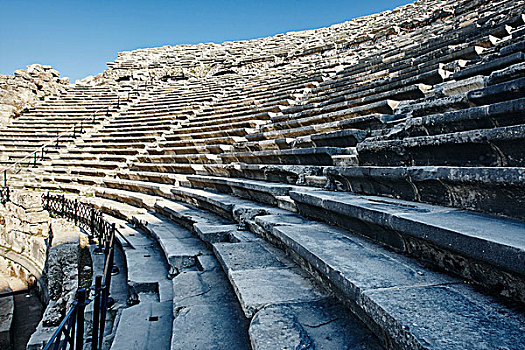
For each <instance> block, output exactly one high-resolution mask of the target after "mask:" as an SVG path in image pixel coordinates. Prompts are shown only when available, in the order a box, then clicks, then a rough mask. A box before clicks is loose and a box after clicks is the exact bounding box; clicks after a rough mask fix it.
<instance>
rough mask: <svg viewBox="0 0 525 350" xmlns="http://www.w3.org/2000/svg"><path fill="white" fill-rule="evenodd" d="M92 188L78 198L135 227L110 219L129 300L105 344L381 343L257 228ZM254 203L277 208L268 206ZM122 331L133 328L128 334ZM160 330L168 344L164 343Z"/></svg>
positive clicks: (372, 345)
mask: <svg viewBox="0 0 525 350" xmlns="http://www.w3.org/2000/svg"><path fill="white" fill-rule="evenodd" d="M94 191H95V194H96V195H97V197H90V198H86V199H85V200H87V201H88V202H91V203H93V204H95V205H96V206H97V207H99V208H100V209H102V210H104V211H107V212H109V213H111V215H116V216H118V217H119V218H122V219H124V220H127V221H128V222H129V223H133V224H134V225H135V226H136V227H138V229H137V228H136V227H135V228H133V227H131V226H130V225H129V224H124V223H120V224H119V225H118V226H119V227H118V229H119V236H118V238H119V241H120V242H121V245H122V249H123V250H124V253H125V257H126V264H127V271H128V286H129V293H130V301H131V302H134V303H136V302H137V301H138V302H139V303H138V305H136V306H131V307H129V308H127V309H124V310H123V311H122V314H121V316H120V320H119V323H118V327H117V330H116V335H115V338H114V340H113V344H112V347H111V349H125V348H129V346H131V345H130V344H132V343H133V346H134V347H133V348H136V349H143V348H144V349H145V348H151V345H152V344H156V345H158V346H160V345H162V346H163V347H162V348H171V349H187V348H206V347H210V346H211V347H213V348H218V349H231V348H236V349H237V348H239V349H242V348H247V349H248V348H253V349H282V348H295V347H297V346H299V345H300V344H310V346H316V347H321V348H323V349H324V348H326V349H339V348H341V346H348V345H351V346H352V347H353V348H356V349H379V348H381V346H380V345H379V343H378V341H377V339H376V338H375V337H374V336H373V335H372V333H371V332H370V331H369V330H368V329H367V328H366V327H365V326H364V325H363V324H362V323H361V322H360V321H358V320H357V319H356V318H355V317H354V316H351V314H349V313H348V311H346V312H345V307H344V306H343V305H342V304H341V303H340V302H339V301H337V300H336V299H335V298H334V297H332V296H330V295H329V294H328V293H327V292H326V291H324V290H323V289H322V288H321V287H320V286H319V285H317V283H316V282H314V280H313V279H312V278H311V277H308V276H307V275H306V274H305V273H304V272H302V271H301V269H300V268H299V267H298V266H297V265H296V264H295V263H293V262H292V261H291V260H290V259H289V258H287V257H286V256H285V254H284V253H283V252H282V251H280V250H279V249H277V248H275V247H273V246H272V245H270V244H268V243H267V242H265V241H264V240H262V239H261V238H260V237H257V236H255V235H254V234H252V233H250V232H248V231H244V230H243V229H238V227H237V225H232V224H230V223H228V221H227V219H225V218H221V217H219V216H216V215H213V214H210V213H207V212H205V211H202V210H199V209H197V208H195V207H192V206H189V205H185V204H182V203H177V202H175V201H172V200H169V199H166V198H162V197H158V196H151V195H144V194H140V193H133V192H127V191H122V190H111V189H103V188H95V189H94ZM124 203H127V204H124ZM259 210H264V211H265V212H266V213H274V214H277V213H279V211H278V210H274V209H272V208H270V207H266V208H263V207H261V206H259ZM155 212H156V213H155ZM159 214H161V215H162V216H161V215H159ZM112 220H114V221H117V222H118V220H116V219H112ZM143 232H146V233H147V234H148V235H147V236H145V235H144V233H143ZM152 238H153V239H154V240H155V241H157V243H158V244H159V247H160V249H161V252H162V254H164V257H160V256H159V251H158V248H155V247H154V246H153V244H152V241H151V239H152ZM163 258H164V259H163ZM162 260H165V261H167V262H168V264H169V274H170V275H171V276H172V278H173V281H172V284H173V301H172V303H173V309H172V310H173V311H172V312H173V316H171V315H169V314H168V312H167V310H168V307H169V305H170V304H171V302H170V300H167V299H168V298H169V295H170V293H171V291H170V290H169V288H168V286H167V284H168V283H169V282H168V281H167V280H166V277H165V276H166V275H167V273H166V274H165V275H164V276H162V273H163V271H164V272H166V271H167V270H166V268H165V267H164V265H165V263H162ZM159 262H161V264H160V265H159ZM221 267H222V270H223V271H224V272H223V271H221ZM225 273H226V274H225ZM283 286H286V288H283ZM169 310H170V312H171V308H169ZM172 317H173V325H172V328H171V334H169V333H168V332H169V331H170V328H169V327H168V325H167V323H168V321H169V320H170V319H171V318H172ZM133 318H136V321H137V322H138V324H137V323H134V322H133ZM250 320H252V321H251V323H250V324H249V321H250ZM137 327H138V328H137ZM189 330H191V334H188V331H189ZM130 332H133V333H134V334H137V335H140V337H139V338H133V339H130V337H129V333H130ZM195 332H196V333H195ZM327 334H328V335H329V336H327ZM276 335H277V336H276ZM170 338H171V347H169V346H166V344H167V343H169V341H170ZM250 345H251V346H250ZM148 346H149V347H148Z"/></svg>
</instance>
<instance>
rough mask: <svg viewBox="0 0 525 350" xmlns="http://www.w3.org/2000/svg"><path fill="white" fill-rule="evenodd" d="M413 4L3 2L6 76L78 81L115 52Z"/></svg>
mask: <svg viewBox="0 0 525 350" xmlns="http://www.w3.org/2000/svg"><path fill="white" fill-rule="evenodd" d="M409 2H412V1H411V0H368V1H363V0H347V1H342V0H335V1H330V0H325V1H321V0H281V1H279V0H266V1H255V0H253V1H235V0H223V1H220V0H216V1H212V0H187V1H177V0H173V1H168V0H160V1H153V0H149V1H148V0H106V1H102V0H90V1H87V0H39V1H36V0H31V1H29V0H0V74H12V73H13V71H14V70H15V69H24V68H25V66H27V65H28V64H32V63H42V64H50V65H52V66H53V67H54V68H55V69H57V70H58V71H59V72H60V73H61V76H69V77H70V78H71V80H72V81H74V80H75V79H80V78H83V77H85V76H87V75H96V74H98V73H100V72H102V71H104V69H106V62H109V61H113V60H115V58H116V56H117V52H119V51H127V50H133V49H137V48H144V47H155V46H162V45H176V44H196V43H199V42H223V41H227V40H240V39H252V38H259V37H264V36H269V35H274V34H277V33H283V32H287V31H291V30H303V29H312V28H319V27H325V26H329V25H331V24H335V23H339V22H344V21H346V20H349V19H352V18H355V17H359V16H363V15H367V14H371V13H375V12H379V11H383V10H387V9H392V8H395V7H397V6H400V5H404V4H407V3H409Z"/></svg>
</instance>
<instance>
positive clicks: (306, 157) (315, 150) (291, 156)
mask: <svg viewBox="0 0 525 350" xmlns="http://www.w3.org/2000/svg"><path fill="white" fill-rule="evenodd" d="M355 153H356V151H355V148H352V147H349V148H338V147H312V148H297V149H285V150H278V151H258V152H233V153H223V154H220V155H219V156H220V158H221V160H222V162H223V163H231V162H243V163H249V164H297V165H334V162H333V158H332V157H333V156H336V155H355Z"/></svg>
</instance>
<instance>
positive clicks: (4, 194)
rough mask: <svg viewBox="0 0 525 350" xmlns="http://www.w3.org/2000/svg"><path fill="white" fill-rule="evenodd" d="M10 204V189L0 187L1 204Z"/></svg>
mask: <svg viewBox="0 0 525 350" xmlns="http://www.w3.org/2000/svg"><path fill="white" fill-rule="evenodd" d="M7 202H9V187H7V186H2V187H0V203H2V204H6V203H7Z"/></svg>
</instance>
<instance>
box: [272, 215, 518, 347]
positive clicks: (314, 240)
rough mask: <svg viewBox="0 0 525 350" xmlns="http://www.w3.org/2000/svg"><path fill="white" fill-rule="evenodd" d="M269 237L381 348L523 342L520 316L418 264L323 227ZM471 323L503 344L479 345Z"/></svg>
mask: <svg viewBox="0 0 525 350" xmlns="http://www.w3.org/2000/svg"><path fill="white" fill-rule="evenodd" d="M273 234H274V235H275V236H276V237H277V238H278V239H279V240H280V241H281V242H282V244H283V245H284V246H286V247H287V249H289V250H290V251H291V252H293V253H294V254H295V256H296V257H298V259H300V260H301V261H302V263H303V264H307V265H308V266H310V269H311V270H312V272H313V273H315V274H316V275H319V276H320V277H321V278H323V279H324V280H325V281H327V282H329V284H330V285H331V286H332V288H334V289H335V290H337V291H339V292H340V293H341V296H342V297H343V298H345V299H346V300H348V301H349V302H350V304H352V305H353V308H354V312H356V313H357V314H358V315H359V316H360V317H361V318H362V319H364V320H367V322H371V323H370V325H369V326H370V327H372V329H374V330H375V332H376V334H378V335H381V337H383V336H384V337H385V338H384V339H383V340H384V342H385V343H387V344H394V345H395V346H396V347H400V348H403V349H413V348H419V347H422V348H429V349H433V348H436V349H445V348H455V349H469V348H477V346H478V345H477V344H478V343H479V344H483V347H482V348H487V349H489V348H493V347H497V346H499V344H500V343H499V341H503V342H505V343H506V344H515V347H513V346H511V347H510V348H516V349H517V348H519V347H520V346H522V345H521V344H520V342H523V340H524V339H519V340H518V339H517V338H516V335H517V334H519V333H520V332H522V329H523V327H525V316H524V314H523V313H522V312H520V311H519V310H513V309H511V308H508V307H506V306H504V304H502V303H498V302H497V301H495V300H494V299H492V298H490V297H486V296H483V295H482V294H480V293H479V292H477V291H474V290H473V289H472V288H471V287H469V286H467V285H465V284H463V283H462V282H460V281H458V280H456V279H454V278H451V277H449V276H446V275H442V274H439V273H437V272H433V271H432V270H429V269H428V268H427V267H425V266H424V265H422V264H421V263H418V262H416V261H413V260H411V259H409V258H406V257H404V256H402V255H397V254H395V253H392V252H389V251H387V250H385V249H384V248H381V247H379V246H376V245H374V244H372V243H371V242H368V241H366V240H365V239H363V238H358V237H353V238H351V237H349V236H348V234H346V233H345V232H344V231H342V230H339V229H336V228H332V227H329V226H327V225H322V224H317V225H283V226H276V227H275V228H274V230H273ZM503 315H505V316H503ZM469 318H470V319H469ZM507 318H508V320H507ZM477 322H479V324H480V325H481V324H482V325H483V326H482V327H484V329H486V330H487V332H489V329H494V332H496V333H498V334H499V337H500V338H501V339H500V340H497V339H498V336H494V337H492V338H489V337H485V338H484V339H483V340H480V334H483V332H478V331H479V329H478V328H479V327H476V326H474V324H476V323H477ZM485 327H486V328H485ZM496 330H497V331H496ZM382 334H383V335H382ZM518 344H520V345H518Z"/></svg>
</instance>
